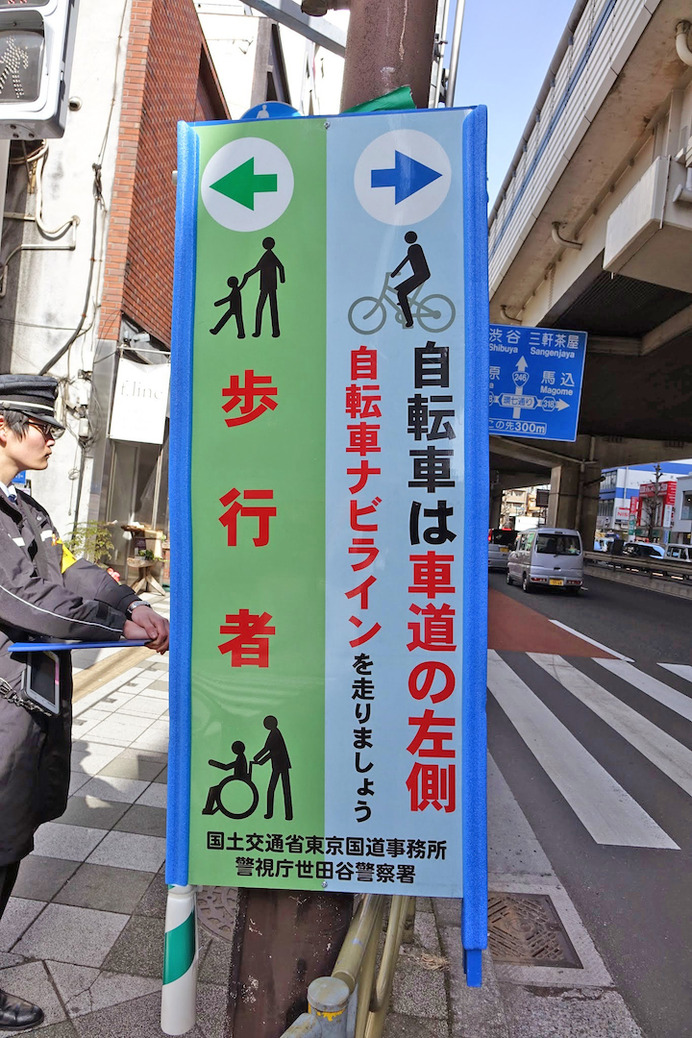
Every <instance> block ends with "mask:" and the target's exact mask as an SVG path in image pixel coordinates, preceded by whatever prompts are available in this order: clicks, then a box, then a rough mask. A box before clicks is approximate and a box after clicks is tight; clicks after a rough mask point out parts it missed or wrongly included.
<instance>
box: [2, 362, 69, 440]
mask: <svg viewBox="0 0 692 1038" xmlns="http://www.w3.org/2000/svg"><path fill="white" fill-rule="evenodd" d="M57 395H58V380H57V379H56V378H53V377H52V376H51V375H0V410H5V411H18V412H19V414H23V415H26V416H27V418H37V419H38V420H39V421H41V422H45V423H46V425H52V426H53V428H55V429H64V428H65V426H64V425H63V424H62V423H61V422H59V421H58V420H57V418H56V417H55V398H56V396H57Z"/></svg>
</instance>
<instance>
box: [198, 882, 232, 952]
mask: <svg viewBox="0 0 692 1038" xmlns="http://www.w3.org/2000/svg"><path fill="white" fill-rule="evenodd" d="M236 900H237V891H236V890H235V888H233V887H198V889H197V918H198V920H199V922H200V924H201V925H202V926H203V927H204V928H205V930H209V932H210V933H213V934H214V935H215V936H216V937H221V938H222V939H223V940H224V941H231V940H232V939H233V929H234V927H235V920H236V914H237V904H236Z"/></svg>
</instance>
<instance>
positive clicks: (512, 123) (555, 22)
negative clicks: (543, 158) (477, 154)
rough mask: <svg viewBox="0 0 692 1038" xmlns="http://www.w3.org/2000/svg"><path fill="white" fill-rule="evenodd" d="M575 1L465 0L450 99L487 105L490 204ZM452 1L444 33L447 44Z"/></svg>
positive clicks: (495, 196) (512, 154) (459, 102)
mask: <svg viewBox="0 0 692 1038" xmlns="http://www.w3.org/2000/svg"><path fill="white" fill-rule="evenodd" d="M574 2H575V0H466V8H465V12H464V29H463V34H462V39H461V50H460V54H459V71H458V73H457V88H456V95H455V98H454V103H455V105H457V106H464V105H477V104H484V105H486V106H487V108H488V197H489V205H490V207H492V206H493V204H494V202H495V199H496V198H497V195H498V192H499V190H500V188H501V186H502V181H503V180H504V178H505V174H506V173H507V171H508V169H509V166H510V163H511V161H512V158H513V156H514V152H515V151H516V149H517V145H518V144H519V140H520V138H521V135H522V133H523V131H524V127H525V126H526V123H527V121H528V118H529V115H530V114H531V111H532V109H533V106H534V103H535V101H536V98H537V97H538V92H539V90H540V89H541V85H542V83H543V80H544V79H545V75H546V72H547V71H548V65H549V64H550V61H551V59H552V57H553V54H554V53H555V50H556V48H557V45H558V43H559V41H560V37H561V36H562V33H563V31H564V29H565V26H566V25H567V20H568V18H569V16H570V14H571V11H572V8H573V7H574ZM454 8H455V3H454V0H452V3H451V15H450V22H449V29H448V32H447V38H448V40H449V41H450V46H449V47H448V48H447V54H449V49H450V47H451V39H452V26H453V12H454Z"/></svg>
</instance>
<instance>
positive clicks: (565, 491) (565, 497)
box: [546, 462, 579, 530]
mask: <svg viewBox="0 0 692 1038" xmlns="http://www.w3.org/2000/svg"><path fill="white" fill-rule="evenodd" d="M578 496H579V464H578V463H576V464H574V465H572V464H570V463H569V462H563V463H562V464H561V465H554V466H553V468H552V469H551V472H550V497H549V498H548V517H547V519H546V526H562V527H563V528H565V529H568V530H574V529H576V523H577V498H578Z"/></svg>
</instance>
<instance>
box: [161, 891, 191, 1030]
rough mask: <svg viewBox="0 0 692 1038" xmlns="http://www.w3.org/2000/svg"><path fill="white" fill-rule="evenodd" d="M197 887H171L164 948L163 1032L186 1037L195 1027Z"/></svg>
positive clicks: (167, 903) (167, 904) (167, 906)
mask: <svg viewBox="0 0 692 1038" xmlns="http://www.w3.org/2000/svg"><path fill="white" fill-rule="evenodd" d="M196 891H197V888H196V887H192V886H187V887H178V886H171V887H169V888H168V899H167V901H166V932H165V937H164V949H163V988H162V990H161V1030H162V1031H163V1032H164V1034H185V1033H186V1031H191V1030H192V1028H193V1027H194V1026H195V1019H196V1001H197V925H196V917H195V904H196V897H195V895H196Z"/></svg>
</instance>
